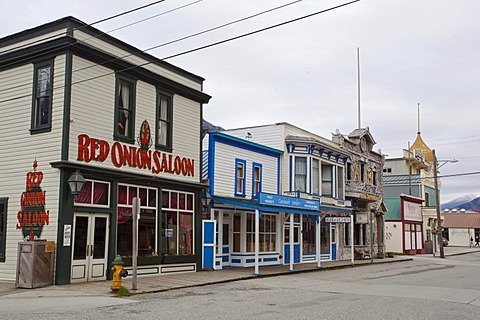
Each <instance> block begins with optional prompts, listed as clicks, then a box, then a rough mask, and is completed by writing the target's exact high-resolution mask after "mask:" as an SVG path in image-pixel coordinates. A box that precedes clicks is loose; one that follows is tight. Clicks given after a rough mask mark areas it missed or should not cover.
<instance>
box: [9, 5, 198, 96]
mask: <svg viewBox="0 0 480 320" xmlns="http://www.w3.org/2000/svg"><path fill="white" fill-rule="evenodd" d="M163 1H165V0H163ZM201 1H203V0H197V1H194V2H190V3H188V4H186V5H182V6H179V7H176V8H173V9H171V10H167V11H165V12H162V13H159V14H156V15H154V16H151V17H148V18H145V19H142V20H137V21H135V22H133V23H130V24H127V25H123V26H121V27H118V28H116V29H112V30H110V31H107V32H101V33H100V34H98V35H95V36H92V37H89V38H86V39H84V40H83V41H80V40H78V41H77V42H74V43H70V44H67V45H64V46H61V47H59V48H56V49H52V50H50V51H46V52H43V53H42V55H45V54H47V53H51V52H56V51H58V50H60V49H65V48H69V47H72V46H75V45H78V43H85V41H88V40H91V39H96V38H100V37H101V36H103V35H105V34H108V33H111V32H114V31H117V30H120V29H124V28H126V27H129V26H132V25H135V24H138V23H140V22H144V21H147V20H150V19H153V18H157V17H159V16H162V15H165V14H167V13H171V12H174V11H177V10H180V9H183V8H186V7H188V6H191V5H193V4H196V3H199V2H201ZM90 25H91V24H90ZM82 27H86V26H82ZM82 27H81V28H82ZM81 28H77V29H75V30H80V29H81ZM138 52H142V50H139V51H138ZM138 52H137V53H138ZM131 55H133V54H129V55H126V56H123V57H121V58H115V59H111V60H108V61H104V62H103V63H100V64H99V63H97V64H94V65H91V66H88V67H84V68H81V69H78V70H74V71H72V72H71V73H73V72H76V71H81V70H85V69H89V68H93V67H95V66H98V65H103V64H107V63H109V62H112V61H116V60H120V59H123V58H125V57H129V56H131ZM34 57H35V56H34ZM31 59H32V57H26V58H24V59H19V60H15V61H13V62H11V63H10V64H5V65H3V66H2V68H5V67H8V66H10V65H13V64H18V63H19V62H22V61H27V60H31ZM65 74H66V73H58V74H57V75H56V76H62V75H65ZM30 85H31V83H30V82H28V83H24V84H18V85H15V86H11V87H9V88H5V89H2V90H0V93H4V92H8V91H10V90H15V89H19V88H21V87H25V86H30Z"/></svg>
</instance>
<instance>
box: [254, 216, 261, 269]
mask: <svg viewBox="0 0 480 320" xmlns="http://www.w3.org/2000/svg"><path fill="white" fill-rule="evenodd" d="M259 250H260V210H258V209H256V210H255V275H259V274H260V272H259V270H258V258H259V255H258V251H259Z"/></svg>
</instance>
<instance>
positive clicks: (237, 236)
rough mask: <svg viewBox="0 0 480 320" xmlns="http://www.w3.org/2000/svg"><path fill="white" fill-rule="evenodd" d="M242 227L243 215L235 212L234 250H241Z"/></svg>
mask: <svg viewBox="0 0 480 320" xmlns="http://www.w3.org/2000/svg"><path fill="white" fill-rule="evenodd" d="M241 229H242V217H241V216H240V213H235V215H234V216H233V252H240V250H241V243H240V239H241Z"/></svg>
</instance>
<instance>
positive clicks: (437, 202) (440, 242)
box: [432, 149, 445, 259]
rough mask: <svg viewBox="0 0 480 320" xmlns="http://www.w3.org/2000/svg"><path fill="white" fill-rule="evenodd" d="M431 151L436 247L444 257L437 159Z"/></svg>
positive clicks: (443, 257) (441, 256)
mask: <svg viewBox="0 0 480 320" xmlns="http://www.w3.org/2000/svg"><path fill="white" fill-rule="evenodd" d="M432 152H433V179H434V180H435V181H434V182H435V205H436V209H437V239H438V247H439V248H440V258H442V259H445V252H444V251H443V232H442V220H441V216H440V190H438V174H437V171H438V159H437V155H436V154H435V149H433V150H432Z"/></svg>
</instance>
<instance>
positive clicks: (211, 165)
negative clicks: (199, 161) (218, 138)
mask: <svg viewBox="0 0 480 320" xmlns="http://www.w3.org/2000/svg"><path fill="white" fill-rule="evenodd" d="M208 179H209V183H210V187H209V189H210V194H211V195H212V194H215V139H214V137H212V135H211V134H210V135H209V136H208Z"/></svg>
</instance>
